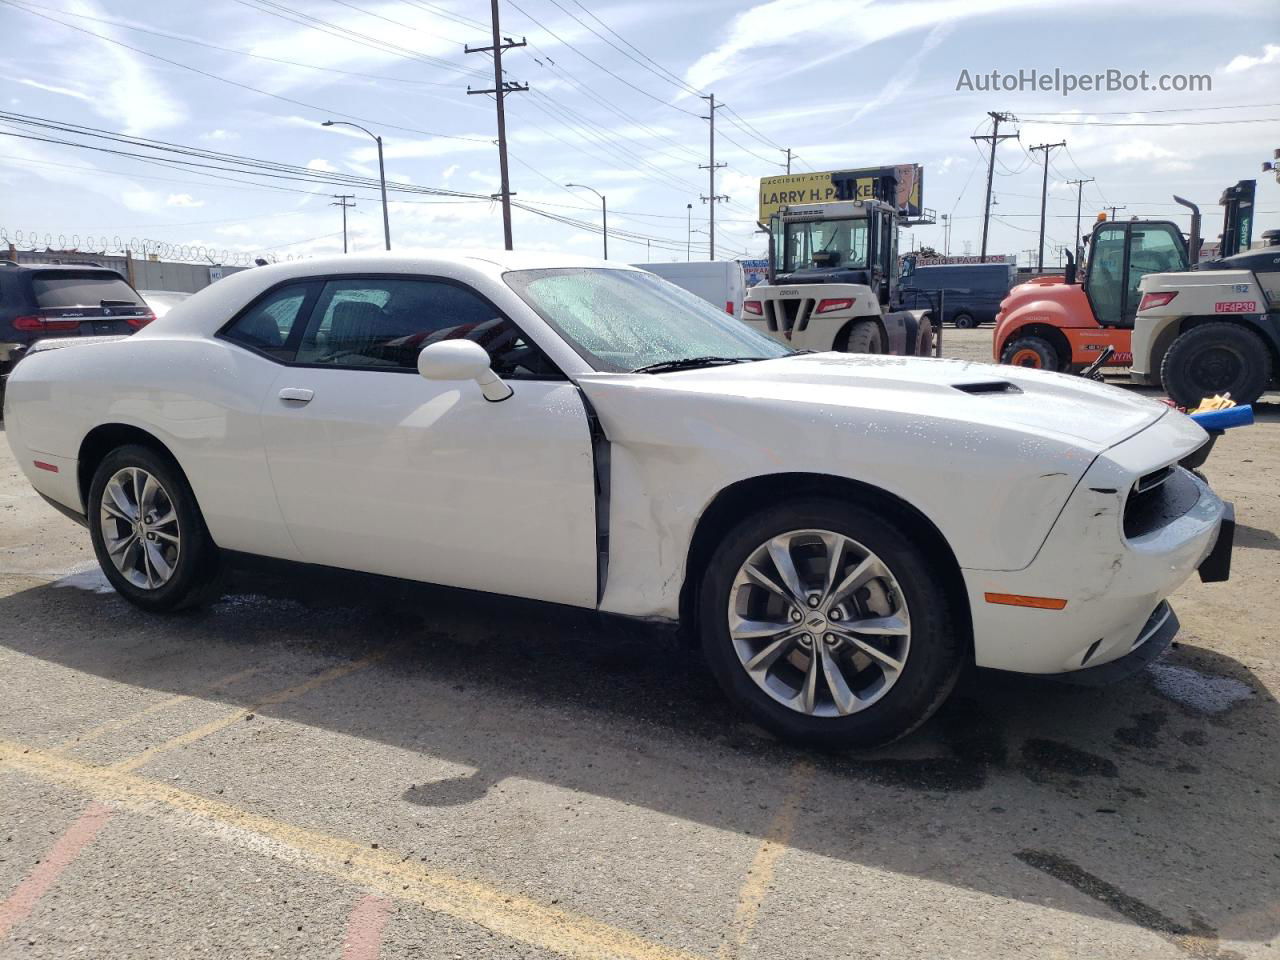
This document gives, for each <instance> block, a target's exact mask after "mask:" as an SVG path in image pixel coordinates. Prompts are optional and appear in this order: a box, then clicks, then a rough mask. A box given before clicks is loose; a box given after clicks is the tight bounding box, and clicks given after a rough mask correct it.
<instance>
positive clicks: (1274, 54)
mask: <svg viewBox="0 0 1280 960" xmlns="http://www.w3.org/2000/svg"><path fill="white" fill-rule="evenodd" d="M1276 62H1280V45H1277V44H1274V43H1268V44H1266V45H1265V46H1263V48H1262V56H1260V57H1251V56H1249V55H1248V54H1245V53H1242V54H1240V55H1238V56H1237V57H1235V58H1234V59H1233V60H1232V61H1231V62H1230V63H1228V64H1227V65H1226V66H1225V67H1223V68H1222V72H1223V73H1243V72H1244V71H1246V70H1252V69H1253V68H1254V67H1260V66H1262V65H1264V64H1268V63H1276Z"/></svg>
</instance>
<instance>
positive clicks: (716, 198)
mask: <svg viewBox="0 0 1280 960" xmlns="http://www.w3.org/2000/svg"><path fill="white" fill-rule="evenodd" d="M493 2H494V3H497V2H498V0H493ZM702 99H703V100H707V101H709V102H710V103H711V109H710V110H708V111H707V116H705V117H703V118H702V119H703V120H707V121H709V122H710V126H711V156H710V158H709V159H710V163H708V164H706V165H703V164H698V169H699V170H706V171H707V175H708V183H709V185H710V190H711V193H710V195H709V196H706V197H703V198H702V202H703V203H706V204H709V205H710V206H709V210H710V215H711V216H710V223H708V225H707V237H708V238H709V241H710V247H711V259H712V260H714V259H715V258H716V204H717V203H724V202H725V201H727V200H728V199H729V198H728V196H726V195H723V194H722V195H717V194H716V168H717V167H727V166H728V164H727V163H716V110H717V107H716V95H715V94H714V93H712V94H708V95H706V96H704V97H703V98H702Z"/></svg>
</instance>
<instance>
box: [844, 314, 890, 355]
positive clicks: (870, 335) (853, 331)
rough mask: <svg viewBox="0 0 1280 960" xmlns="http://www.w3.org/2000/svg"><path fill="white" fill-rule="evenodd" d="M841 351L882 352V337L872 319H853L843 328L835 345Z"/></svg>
mask: <svg viewBox="0 0 1280 960" xmlns="http://www.w3.org/2000/svg"><path fill="white" fill-rule="evenodd" d="M836 349H837V350H839V351H841V352H842V353H884V337H883V336H881V334H880V324H878V323H876V322H875V321H874V320H855V321H853V323H851V324H850V325H849V326H848V327H846V328H845V331H844V333H843V334H842V335H841V336H840V339H839V341H838V343H837V345H836Z"/></svg>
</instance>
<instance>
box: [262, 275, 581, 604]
mask: <svg viewBox="0 0 1280 960" xmlns="http://www.w3.org/2000/svg"><path fill="white" fill-rule="evenodd" d="M459 337H465V338H467V339H471V340H475V341H477V342H479V343H480V344H481V345H482V346H484V347H485V348H486V349H487V350H488V351H489V353H490V356H491V358H492V360H493V363H494V369H495V371H496V372H498V374H499V375H500V376H503V377H504V378H506V379H507V380H508V382H509V383H510V385H511V386H512V388H513V390H514V392H513V394H512V396H510V397H509V398H507V399H506V400H504V401H501V402H497V403H494V402H490V401H487V400H486V399H485V398H484V396H483V395H482V394H481V392H480V389H479V387H478V386H477V385H476V384H475V383H472V382H470V381H466V382H441V381H428V380H425V379H424V378H422V377H421V376H420V375H419V374H418V373H417V355H418V353H419V352H420V351H421V349H422V347H423V346H425V345H426V344H428V343H431V342H434V341H436V340H440V339H450V338H459ZM262 421H263V432H264V438H265V443H266V447H267V458H268V462H269V464H270V469H271V475H272V479H273V482H274V484H275V488H276V493H277V496H278V498H279V502H280V509H281V512H282V513H283V515H284V518H285V523H286V525H287V528H288V530H289V532H290V534H291V536H292V537H293V540H294V542H295V543H296V545H297V547H298V551H299V553H300V555H301V556H302V558H303V559H304V560H306V561H309V562H312V563H320V564H326V565H329V566H335V567H343V568H348V569H355V570H363V571H368V572H371V573H379V574H386V575H390V576H397V577H404V578H408V579H413V580H421V581H426V582H431V583H440V584H446V585H449V586H457V587H468V588H472V589H476V590H486V591H491V592H495V593H504V594H511V595H515V596H522V597H531V598H534V599H539V600H549V601H555V602H560V603H568V604H574V605H577V606H586V607H590V606H594V605H595V602H596V556H597V552H596V543H595V485H594V472H593V463H592V445H591V435H590V430H589V428H588V422H587V417H586V411H585V407H584V405H583V402H582V399H581V397H580V396H579V394H578V392H577V388H576V387H575V386H574V385H573V384H572V383H571V382H569V381H568V380H567V379H565V378H564V377H563V376H562V375H561V374H560V373H559V371H558V370H556V369H555V368H554V366H553V365H552V364H551V362H550V361H549V360H547V359H546V357H545V355H544V354H543V353H542V352H541V351H540V350H538V348H537V347H536V346H535V345H534V344H533V343H532V342H531V341H530V340H528V339H527V338H526V336H525V335H524V334H523V332H522V331H520V330H519V329H518V328H517V327H516V325H515V324H514V323H513V322H512V321H511V320H510V319H508V318H506V317H504V316H502V315H501V313H500V312H499V311H498V310H497V309H496V308H495V307H494V306H493V305H492V304H491V303H489V302H488V301H487V300H485V299H484V298H483V297H481V296H480V295H479V294H478V293H476V292H475V291H474V290H472V289H471V288H469V287H467V286H465V285H461V284H458V283H456V282H454V281H448V280H443V279H433V278H425V277H409V276H372V277H343V278H335V279H330V280H328V281H326V282H325V284H324V288H323V290H322V291H321V293H320V294H319V297H318V299H317V301H316V303H315V306H314V308H313V310H312V312H311V315H310V318H309V321H308V323H307V326H306V329H305V331H304V333H303V335H302V337H301V340H300V341H299V343H298V345H297V351H296V354H295V356H294V358H293V359H292V360H291V361H290V362H289V363H288V364H287V365H286V366H285V367H284V368H282V370H281V372H280V375H279V377H278V379H277V380H276V383H275V384H274V385H273V386H272V388H271V390H270V391H269V392H268V395H267V399H266V403H265V405H264V407H263V410H262Z"/></svg>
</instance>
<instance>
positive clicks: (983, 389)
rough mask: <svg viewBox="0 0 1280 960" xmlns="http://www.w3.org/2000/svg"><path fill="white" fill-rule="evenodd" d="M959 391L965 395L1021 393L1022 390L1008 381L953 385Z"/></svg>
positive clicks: (979, 381)
mask: <svg viewBox="0 0 1280 960" xmlns="http://www.w3.org/2000/svg"><path fill="white" fill-rule="evenodd" d="M952 386H953V387H955V388H956V389H957V390H963V391H964V392H965V393H975V394H977V393H1021V392H1022V388H1021V387H1019V386H1018V385H1017V384H1016V383H1010V382H1009V381H1008V380H975V381H974V382H973V383H953V384H952Z"/></svg>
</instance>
